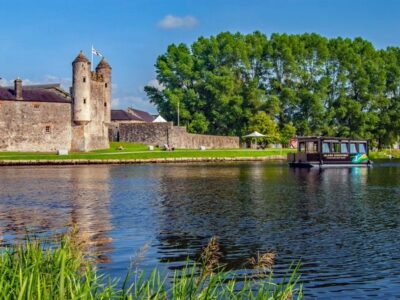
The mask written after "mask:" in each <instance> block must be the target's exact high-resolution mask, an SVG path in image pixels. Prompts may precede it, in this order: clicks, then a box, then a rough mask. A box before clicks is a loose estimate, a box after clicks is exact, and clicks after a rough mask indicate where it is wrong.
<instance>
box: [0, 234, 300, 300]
mask: <svg viewBox="0 0 400 300" xmlns="http://www.w3.org/2000/svg"><path fill="white" fill-rule="evenodd" d="M144 255H145V250H143V249H139V250H138V253H137V255H136V257H134V258H132V263H131V266H130V268H129V269H128V272H127V275H126V277H125V278H119V279H118V278H109V277H108V276H104V275H100V273H99V272H98V271H97V269H96V263H95V261H94V260H93V259H92V258H91V257H90V256H87V255H86V254H85V252H84V251H83V249H82V248H81V246H80V245H78V244H76V243H74V242H73V239H71V238H70V237H69V236H68V237H64V238H63V239H62V240H61V241H59V242H55V243H54V242H53V243H51V247H49V245H46V244H43V243H42V242H40V241H38V240H30V241H28V242H26V243H25V245H23V246H11V247H10V248H6V249H2V251H1V252H0V277H1V279H2V280H0V298H1V299H44V300H46V299H138V300H139V299H143V300H144V299H271V300H273V299H302V297H303V294H302V287H301V285H299V284H298V280H299V275H298V274H297V272H298V267H296V268H294V269H293V270H291V273H290V274H289V276H288V277H287V278H285V279H284V280H283V281H281V282H280V283H276V282H273V280H272V276H270V275H272V268H273V264H274V259H275V254H274V253H265V254H258V255H257V256H255V257H254V258H252V259H250V260H249V267H251V269H249V270H248V275H247V276H245V277H244V278H243V276H240V275H237V274H236V273H235V272H230V271H225V270H223V268H222V266H221V265H220V262H219V261H220V259H221V257H222V253H221V252H220V247H219V243H218V239H217V238H216V237H215V238H212V239H211V240H210V242H209V243H208V245H207V246H206V247H204V249H203V252H202V254H201V256H200V259H199V261H192V262H189V261H188V262H187V265H186V267H184V268H183V269H180V270H176V271H173V272H172V274H167V275H166V276H165V277H164V276H161V274H160V271H159V270H158V269H154V271H153V272H151V273H149V274H147V273H144V272H143V271H141V270H140V262H141V261H140V260H141V259H142V257H143V256H144ZM237 277H239V278H237Z"/></svg>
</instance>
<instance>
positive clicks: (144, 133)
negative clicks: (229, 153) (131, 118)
mask: <svg viewBox="0 0 400 300" xmlns="http://www.w3.org/2000/svg"><path fill="white" fill-rule="evenodd" d="M119 141H121V142H132V143H142V144H146V145H152V146H159V147H162V146H164V145H170V146H171V147H175V148H178V149H198V148H199V147H200V146H204V147H206V148H207V149H224V148H225V149H228V148H239V138H238V137H230V136H214V135H203V134H191V133H187V132H186V128H185V127H178V126H173V124H172V122H167V123H121V124H119Z"/></svg>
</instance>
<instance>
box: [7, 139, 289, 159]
mask: <svg viewBox="0 0 400 300" xmlns="http://www.w3.org/2000/svg"><path fill="white" fill-rule="evenodd" d="M120 146H122V148H123V150H118V148H119V147H120ZM289 152H293V150H290V149H265V150H253V149H221V150H205V151H201V150H195V149H193V150H192V149H177V150H175V151H164V150H161V149H157V148H156V149H155V150H153V151H150V150H148V148H147V146H146V145H142V144H133V143H120V142H118V143H117V142H112V143H111V145H110V148H109V149H104V150H97V151H92V152H87V153H70V154H69V155H62V156H60V155H56V154H54V153H35V152H0V161H1V160H61V159H154V158H201V157H203V158H217V157H264V156H272V155H286V154H287V153H289Z"/></svg>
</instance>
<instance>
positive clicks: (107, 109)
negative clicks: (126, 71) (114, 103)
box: [96, 57, 112, 123]
mask: <svg viewBox="0 0 400 300" xmlns="http://www.w3.org/2000/svg"><path fill="white" fill-rule="evenodd" d="M96 73H97V74H99V75H101V76H103V80H104V81H103V84H104V104H103V105H104V121H105V122H106V123H110V122H111V97H112V89H111V84H112V82H111V66H110V65H109V63H108V62H107V60H106V59H105V58H104V57H103V58H102V59H101V61H100V62H99V64H98V65H97V67H96Z"/></svg>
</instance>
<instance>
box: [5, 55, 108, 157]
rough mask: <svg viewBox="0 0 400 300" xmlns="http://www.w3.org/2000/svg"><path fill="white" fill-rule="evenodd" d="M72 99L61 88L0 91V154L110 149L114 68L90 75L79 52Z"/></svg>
mask: <svg viewBox="0 0 400 300" xmlns="http://www.w3.org/2000/svg"><path fill="white" fill-rule="evenodd" d="M72 75H73V76H72V87H71V89H70V93H67V92H65V91H63V90H62V89H61V87H60V85H57V84H50V85H36V86H23V85H22V81H21V80H20V79H16V80H15V81H14V87H13V88H12V87H10V88H7V87H0V151H38V152H54V151H59V150H68V151H91V150H96V149H104V148H108V147H109V138H108V127H109V125H110V122H111V90H112V86H111V67H110V65H109V64H108V62H107V61H106V60H105V59H104V58H103V59H102V60H101V61H100V63H99V64H98V65H97V66H96V69H95V71H92V70H91V63H90V61H89V60H88V59H87V58H86V57H85V55H84V54H83V52H82V51H81V52H80V53H79V54H78V56H77V57H76V58H75V60H74V61H73V62H72Z"/></svg>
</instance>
